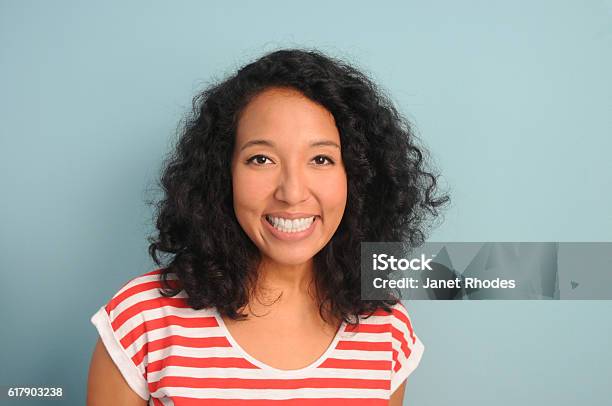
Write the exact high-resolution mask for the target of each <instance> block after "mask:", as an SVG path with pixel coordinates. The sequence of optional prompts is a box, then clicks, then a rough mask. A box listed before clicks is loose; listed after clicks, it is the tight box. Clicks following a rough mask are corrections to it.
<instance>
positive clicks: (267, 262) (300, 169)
mask: <svg viewBox="0 0 612 406" xmlns="http://www.w3.org/2000/svg"><path fill="white" fill-rule="evenodd" d="M231 170H232V190H233V201H234V213H235V215H236V219H237V220H238V222H239V223H240V225H241V227H242V228H243V230H244V231H245V233H246V234H247V235H248V236H249V238H250V239H251V240H252V241H253V243H254V244H255V245H256V246H257V247H258V249H259V251H260V253H261V259H262V260H261V262H260V264H259V267H258V269H257V274H258V280H257V286H256V287H255V290H254V292H253V294H252V297H251V299H250V301H249V304H248V306H247V307H246V308H244V309H241V310H242V311H243V312H244V313H246V314H248V316H249V317H248V318H247V320H244V321H234V320H231V319H228V318H225V317H224V322H225V324H226V327H227V329H228V330H229V332H230V334H231V335H232V337H233V338H234V340H235V341H236V342H237V343H238V344H239V345H240V346H241V347H242V349H243V350H244V351H246V352H247V353H248V354H249V355H251V356H252V357H253V358H255V359H257V360H259V361H260V362H262V363H264V364H266V365H268V366H269V367H271V368H276V369H281V370H291V369H301V368H304V367H306V366H308V365H310V364H311V363H312V362H314V361H315V360H317V359H319V358H320V356H321V355H322V354H323V353H324V352H325V350H327V348H328V347H329V345H330V344H331V342H332V340H333V338H334V337H335V335H336V332H337V330H338V328H339V325H340V321H339V320H335V319H333V318H332V317H327V320H324V319H322V318H321V316H320V314H319V308H318V302H317V300H316V292H314V291H313V272H314V266H313V257H314V255H315V254H316V253H317V252H319V251H320V250H321V249H322V248H323V247H324V246H325V244H327V243H328V242H329V240H330V239H331V238H332V236H333V234H334V233H335V231H336V230H337V228H338V225H339V224H340V221H341V220H342V216H343V214H344V210H345V206H346V198H347V177H346V172H345V169H344V165H343V162H342V155H341V144H340V136H339V133H338V129H337V127H336V125H335V120H334V117H333V115H332V114H331V113H330V112H329V111H328V110H326V109H325V108H324V107H322V106H321V105H319V104H317V103H315V102H313V101H311V100H310V99H308V98H306V97H304V96H303V95H302V94H301V93H299V92H297V91H295V90H292V89H286V88H272V89H268V90H265V91H263V92H261V93H260V94H258V95H257V96H255V97H254V98H253V99H252V100H251V101H250V102H249V104H248V105H247V106H246V108H245V109H244V110H243V111H242V113H241V115H240V119H239V121H238V126H237V133H236V142H235V148H234V151H233V156H232V166H231ZM268 213H276V214H278V213H303V214H304V217H306V216H308V215H314V216H316V220H315V223H314V225H313V231H312V233H311V234H310V235H308V236H307V237H305V238H302V239H299V240H292V241H288V240H284V239H282V238H278V237H277V236H275V234H274V233H273V232H271V231H270V230H269V228H268V225H267V224H266V223H264V222H265V221H266V220H265V215H266V214H268ZM295 348H300V351H295ZM404 385H405V384H402V385H401V386H400V387H399V388H398V390H396V391H395V393H394V394H393V395H392V397H391V400H390V402H389V404H390V405H395V406H397V405H401V404H402V401H403V395H404ZM87 404H88V405H98V404H100V405H102V404H117V405H145V404H146V402H145V401H143V400H142V399H141V398H140V397H139V396H138V395H136V394H135V393H134V392H133V391H132V390H131V389H130V388H129V386H128V385H127V383H126V382H125V380H123V377H122V376H121V374H120V372H119V371H118V370H117V368H116V366H115V365H114V363H113V362H112V360H111V359H110V357H109V355H108V353H107V352H106V350H105V349H104V346H103V345H102V344H101V342H100V341H98V344H97V345H96V349H95V351H94V355H93V358H92V363H91V367H90V375H89V384H88V403H87Z"/></svg>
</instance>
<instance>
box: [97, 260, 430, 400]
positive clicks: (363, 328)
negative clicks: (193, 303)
mask: <svg viewBox="0 0 612 406" xmlns="http://www.w3.org/2000/svg"><path fill="white" fill-rule="evenodd" d="M159 274H160V270H159V269H158V270H155V271H152V272H149V273H147V274H144V275H142V276H139V277H136V278H134V279H132V280H130V281H129V282H128V283H126V284H125V285H124V286H123V287H122V288H121V289H119V291H118V292H117V293H116V294H115V295H114V296H113V298H112V299H111V300H110V301H109V302H108V304H107V305H105V306H103V307H101V308H100V309H99V310H98V312H97V313H95V314H94V315H93V317H92V318H91V321H92V323H93V324H94V325H95V326H96V328H97V329H98V332H99V334H100V337H101V339H102V341H103V342H104V345H105V346H106V348H107V350H108V352H109V354H110V355H111V358H112V359H113V361H114V362H115V364H116V365H117V367H118V368H119V370H120V371H121V373H122V374H123V376H124V377H125V379H126V381H127V382H128V384H129V385H130V387H131V388H132V389H133V390H134V391H135V392H136V393H137V394H138V395H140V396H141V397H142V398H143V399H148V400H149V405H196V404H206V405H235V404H246V405H254V406H256V405H270V404H272V405H274V404H277V403H278V404H283V405H336V404H338V403H341V404H350V405H386V404H387V402H388V399H389V397H390V395H391V393H393V392H394V391H395V389H396V388H397V387H398V386H399V385H400V384H401V383H402V382H403V381H404V380H405V379H406V377H407V376H408V375H409V374H410V373H411V372H412V371H413V370H414V369H415V368H416V366H417V365H418V363H419V361H420V358H421V355H422V353H423V349H424V347H423V344H422V343H421V342H420V340H419V339H418V337H417V336H416V335H415V334H414V331H413V329H412V325H411V322H410V317H409V316H408V312H407V311H406V308H405V307H404V306H403V305H402V304H401V303H398V304H397V305H395V306H393V310H392V313H391V314H388V313H386V312H384V311H382V310H379V311H377V312H376V313H375V314H374V315H373V316H372V317H369V318H367V319H362V320H361V321H360V325H359V327H355V326H351V325H347V324H346V323H343V324H342V326H341V328H340V330H339V331H338V334H337V335H336V337H335V339H334V341H333V342H332V344H331V345H330V347H329V348H328V350H327V351H326V352H325V353H324V354H323V355H322V356H321V357H320V358H319V360H317V361H315V362H314V363H313V364H311V365H309V366H307V367H305V368H302V369H299V370H279V369H275V368H272V367H270V366H267V365H265V364H263V363H262V362H260V361H258V360H256V359H254V358H252V357H251V356H250V355H249V354H247V353H246V352H245V351H244V350H243V349H242V348H241V347H240V346H239V345H238V343H236V342H235V341H234V339H233V338H232V337H231V335H230V334H229V332H228V331H227V329H226V327H225V325H224V323H223V320H222V318H221V317H220V315H219V313H218V312H217V311H216V310H215V309H214V308H213V309H202V310H194V309H192V308H190V307H189V306H188V305H187V302H186V300H185V298H186V296H185V292H184V291H183V292H181V293H180V294H178V295H177V296H174V297H171V298H166V297H163V296H162V295H161V294H160V293H159V289H160V288H161V282H160V281H159ZM169 279H172V278H169ZM171 283H173V282H172V281H171Z"/></svg>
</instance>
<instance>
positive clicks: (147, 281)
mask: <svg viewBox="0 0 612 406" xmlns="http://www.w3.org/2000/svg"><path fill="white" fill-rule="evenodd" d="M161 273H162V270H161V269H156V270H153V271H150V272H147V273H145V274H142V275H139V276H136V277H133V278H131V279H129V280H128V281H127V282H126V283H124V285H123V286H122V287H121V288H120V289H119V290H117V291H116V293H115V294H114V295H112V297H111V299H110V300H109V301H108V303H106V305H105V306H103V308H104V310H105V312H106V314H107V315H108V317H109V319H110V321H111V322H112V327H113V329H114V330H119V329H122V330H124V328H123V327H124V324H126V325H129V326H134V325H135V324H141V323H143V322H151V321H153V320H161V319H165V320H166V321H169V319H168V317H172V316H177V317H179V316H188V315H189V314H191V313H192V312H194V309H192V308H191V307H190V306H189V304H188V302H187V300H186V299H187V295H186V293H185V291H183V290H181V291H180V292H179V293H177V294H176V295H174V296H170V297H168V296H164V295H163V294H162V292H163V291H164V290H165V289H166V288H167V287H170V288H172V289H174V288H176V287H177V286H179V285H178V278H177V277H176V275H174V274H169V275H167V278H166V280H167V285H164V284H163V283H162V280H161V278H160V277H161ZM208 314H210V315H212V314H214V309H203V310H199V311H197V315H198V316H205V315H208ZM147 327H152V326H151V325H150V323H149V325H148V326H147Z"/></svg>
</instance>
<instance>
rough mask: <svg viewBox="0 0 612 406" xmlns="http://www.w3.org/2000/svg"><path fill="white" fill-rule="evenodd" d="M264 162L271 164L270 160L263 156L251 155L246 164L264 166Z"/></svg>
mask: <svg viewBox="0 0 612 406" xmlns="http://www.w3.org/2000/svg"><path fill="white" fill-rule="evenodd" d="M266 161H270V162H272V160H271V159H270V158H268V157H267V156H265V155H253V156H252V157H250V158H249V159H247V160H246V163H247V164H253V163H254V164H255V165H266ZM272 163H273V162H272Z"/></svg>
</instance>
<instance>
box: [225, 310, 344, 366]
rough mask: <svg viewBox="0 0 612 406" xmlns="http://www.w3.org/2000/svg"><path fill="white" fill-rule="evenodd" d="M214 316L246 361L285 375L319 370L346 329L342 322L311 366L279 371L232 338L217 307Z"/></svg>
mask: <svg viewBox="0 0 612 406" xmlns="http://www.w3.org/2000/svg"><path fill="white" fill-rule="evenodd" d="M214 316H215V318H216V319H217V323H218V324H219V327H220V328H221V331H222V332H223V334H224V335H225V338H227V340H228V341H229V342H230V344H231V345H232V347H233V348H234V349H235V350H236V351H238V352H239V353H240V355H242V356H243V357H244V358H245V359H246V360H248V361H249V362H250V363H252V364H253V365H256V366H258V367H259V368H261V369H266V370H269V371H273V372H279V373H285V374H286V373H298V372H302V371H308V370H311V369H314V368H317V367H318V366H319V365H321V364H322V363H323V362H325V360H327V359H328V358H329V355H330V354H331V352H332V351H333V350H334V349H335V348H336V345H337V344H338V341H340V336H341V335H342V332H343V331H344V328H345V327H346V322H345V321H344V320H342V322H341V323H340V327H338V330H337V331H336V335H335V336H334V339H333V340H332V342H331V344H329V346H328V347H327V349H326V350H325V351H324V352H323V354H321V356H320V357H319V358H317V359H316V360H314V361H313V362H311V363H310V364H309V365H306V366H305V367H303V368H299V369H279V368H274V367H273V366H270V365H268V364H266V363H265V362H262V361H260V360H258V359H256V358H255V357H252V356H251V355H250V354H249V353H248V352H246V351H245V350H244V349H243V348H242V347H241V346H240V344H238V342H237V341H236V340H234V337H232V335H231V333H230V332H229V330H228V328H227V326H226V325H225V322H224V321H223V317H221V313H219V310H217V308H216V307H214Z"/></svg>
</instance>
